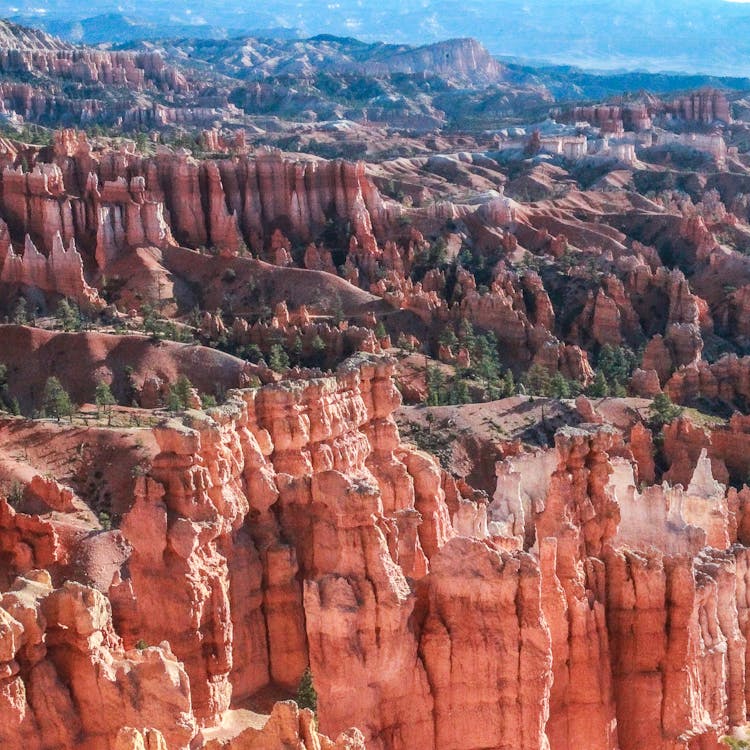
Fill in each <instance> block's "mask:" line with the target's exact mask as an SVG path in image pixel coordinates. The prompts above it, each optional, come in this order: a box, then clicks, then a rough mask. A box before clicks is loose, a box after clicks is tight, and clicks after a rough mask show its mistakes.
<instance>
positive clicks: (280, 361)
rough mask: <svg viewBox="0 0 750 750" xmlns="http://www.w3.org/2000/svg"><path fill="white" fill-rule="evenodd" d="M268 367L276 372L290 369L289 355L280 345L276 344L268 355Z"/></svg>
mask: <svg viewBox="0 0 750 750" xmlns="http://www.w3.org/2000/svg"><path fill="white" fill-rule="evenodd" d="M268 366H269V367H270V368H271V369H272V370H273V371H274V372H284V370H286V369H287V368H288V367H289V355H288V354H287V353H286V352H285V351H284V349H283V347H282V346H281V345H280V344H274V345H273V346H272V347H271V351H270V353H269V355H268Z"/></svg>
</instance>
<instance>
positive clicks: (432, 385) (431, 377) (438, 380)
mask: <svg viewBox="0 0 750 750" xmlns="http://www.w3.org/2000/svg"><path fill="white" fill-rule="evenodd" d="M426 403H427V406H440V405H441V404H444V403H445V375H444V374H443V371H442V370H441V369H440V368H439V367H428V368H427V402H426Z"/></svg>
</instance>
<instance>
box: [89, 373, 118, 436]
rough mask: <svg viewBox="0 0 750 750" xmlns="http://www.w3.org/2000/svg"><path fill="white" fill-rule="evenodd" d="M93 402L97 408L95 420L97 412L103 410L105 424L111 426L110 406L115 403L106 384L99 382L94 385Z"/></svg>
mask: <svg viewBox="0 0 750 750" xmlns="http://www.w3.org/2000/svg"><path fill="white" fill-rule="evenodd" d="M94 400H95V402H96V406H97V413H96V416H97V418H98V417H99V410H100V409H103V410H104V413H105V414H106V415H107V424H109V425H111V424H112V406H113V405H114V404H116V403H117V401H116V400H115V397H114V396H113V395H112V391H111V389H110V387H109V385H108V384H107V383H105V382H104V381H103V380H100V381H99V382H98V383H97V384H96V392H95V395H94Z"/></svg>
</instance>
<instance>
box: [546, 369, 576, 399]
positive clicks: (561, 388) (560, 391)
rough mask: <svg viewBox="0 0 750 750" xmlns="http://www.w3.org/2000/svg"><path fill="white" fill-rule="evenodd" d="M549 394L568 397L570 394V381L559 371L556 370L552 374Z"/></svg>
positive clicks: (556, 396) (555, 396)
mask: <svg viewBox="0 0 750 750" xmlns="http://www.w3.org/2000/svg"><path fill="white" fill-rule="evenodd" d="M550 395H551V396H553V397H554V398H570V396H571V389H570V383H569V382H568V380H567V378H566V377H565V376H564V375H563V374H562V373H561V372H556V373H555V374H554V375H553V376H552V380H551V381H550Z"/></svg>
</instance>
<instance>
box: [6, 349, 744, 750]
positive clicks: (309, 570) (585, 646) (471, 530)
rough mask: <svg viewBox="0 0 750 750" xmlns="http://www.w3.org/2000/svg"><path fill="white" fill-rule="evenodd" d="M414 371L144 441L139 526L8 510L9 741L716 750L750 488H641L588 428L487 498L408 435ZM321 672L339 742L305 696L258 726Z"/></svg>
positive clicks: (740, 657) (736, 719)
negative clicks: (255, 714) (397, 417)
mask: <svg viewBox="0 0 750 750" xmlns="http://www.w3.org/2000/svg"><path fill="white" fill-rule="evenodd" d="M392 374H393V363H392V362H390V361H389V360H384V359H382V358H379V357H372V356H364V355H362V356H360V357H358V358H355V359H353V360H350V361H348V362H347V363H346V364H345V365H344V366H342V367H341V368H340V369H339V371H338V373H337V375H336V376H335V377H328V378H321V379H317V380H311V381H305V380H300V381H285V382H282V383H280V384H276V385H271V386H265V387H263V388H261V389H255V390H238V391H232V392H230V394H229V396H228V399H227V403H226V405H224V406H222V407H219V408H216V409H212V410H210V411H209V412H208V413H205V414H202V413H199V412H190V413H188V415H186V417H185V419H184V420H182V421H179V420H170V421H168V422H165V423H163V424H162V425H160V426H158V427H156V428H150V429H148V430H144V431H143V435H144V437H143V438H140V439H139V440H140V442H141V443H143V441H144V439H145V436H146V435H148V436H149V437H148V444H147V445H145V446H144V447H143V448H142V450H146V451H147V453H148V456H149V457H150V458H149V461H148V464H147V465H144V463H143V462H142V461H141V462H140V463H138V464H137V466H138V467H140V468H139V469H138V470H137V471H136V470H134V471H133V472H132V475H131V480H130V481H131V483H132V494H131V495H125V496H123V498H121V506H120V507H121V509H122V514H121V520H120V521H119V524H118V526H119V528H118V530H117V531H112V532H101V531H100V532H99V534H98V535H97V534H94V535H93V536H92V535H90V534H89V533H88V532H86V531H85V529H86V528H87V527H86V525H85V524H84V525H83V526H81V523H82V520H83V519H84V518H88V521H86V523H88V524H92V525H93V526H94V527H95V526H96V517H95V516H94V515H93V514H91V512H90V511H89V510H88V509H87V506H86V504H85V503H84V502H83V501H82V500H81V499H80V498H79V497H77V495H76V493H75V492H73V491H72V490H70V489H68V488H66V487H64V486H62V485H59V484H58V483H56V482H54V481H53V480H51V479H49V478H47V479H45V478H44V477H37V478H36V479H34V480H33V481H32V482H31V483H30V484H29V486H28V489H27V490H26V492H25V497H24V498H23V500H22V501H19V499H18V498H15V500H14V504H13V507H11V506H10V505H9V504H8V503H7V501H6V500H4V499H3V500H2V501H0V511H2V513H1V514H0V561H2V573H3V578H2V580H3V582H4V583H3V590H4V591H5V592H6V593H5V594H3V598H2V610H0V623H1V624H2V627H1V628H0V634H1V635H2V639H1V640H0V643H4V644H5V646H4V648H3V651H2V656H3V662H4V663H5V665H6V667H5V668H4V671H3V672H2V675H3V677H2V680H3V681H2V682H1V683H0V687H1V688H2V691H0V695H2V696H3V701H2V703H1V704H0V716H1V717H2V723H0V726H2V730H0V731H4V732H5V735H4V739H5V742H6V744H7V746H9V747H13V748H15V747H19V748H20V747H31V748H36V747H39V748H42V747H44V748H46V747H53V746H54V747H73V746H80V747H87V748H91V749H92V750H98V749H99V748H102V750H103V749H104V748H110V747H117V748H130V747H133V748H138V747H141V746H143V747H146V746H148V747H152V746H153V747H161V746H162V745H161V744H160V743H162V742H164V743H166V746H167V747H169V748H172V747H175V748H186V747H187V746H188V745H189V744H191V743H192V745H191V746H195V745H196V743H197V744H198V746H201V744H202V745H204V746H206V747H211V748H217V750H218V748H232V747H258V748H260V747H264V748H266V747H267V748H276V747H285V746H286V745H284V744H283V743H284V742H285V741H291V740H290V739H289V738H294V741H295V742H302V743H303V745H302V746H304V747H306V748H310V749H311V748H313V747H318V745H316V744H315V743H316V742H317V743H319V744H320V746H321V747H335V748H342V749H343V748H350V749H353V748H362V747H364V746H365V745H366V746H367V747H368V748H381V749H382V750H400V749H401V748H408V747H420V748H435V749H436V750H437V748H440V749H441V750H443V749H444V748H450V749H455V750H474V749H475V748H478V747H492V748H500V749H501V750H510V749H511V748H514V749H517V748H523V749H524V750H526V749H528V750H537V749H538V748H549V749H550V750H566V749H570V750H573V748H591V749H592V750H594V749H595V750H615V749H616V748H620V749H621V750H636V749H637V748H642V747H646V746H648V747H655V748H660V749H663V750H694V749H695V748H712V750H714V749H716V750H718V747H719V745H718V737H719V736H720V735H721V734H722V733H723V732H725V731H726V730H727V729H729V728H730V727H732V726H736V725H740V724H742V723H744V719H745V714H746V691H747V687H746V678H745V674H746V665H747V649H746V636H747V627H748V626H747V617H746V615H747V608H748V604H747V601H746V599H747V597H746V595H745V589H746V588H747V579H748V577H749V576H750V573H748V569H749V568H750V563H749V562H748V559H747V554H746V553H747V549H746V548H745V547H744V546H743V544H741V543H740V542H746V541H747V534H746V527H747V524H748V522H747V519H746V508H747V507H748V502H747V498H746V497H745V494H746V491H744V492H743V493H739V494H738V493H737V492H736V491H735V490H731V491H730V492H727V491H726V488H725V486H724V485H722V484H720V483H719V482H717V481H716V480H715V479H714V478H713V475H712V468H711V461H710V459H709V458H708V456H707V454H706V452H705V451H703V452H702V453H701V454H700V455H699V456H698V457H697V459H695V462H694V463H693V464H692V476H691V478H690V480H689V482H688V484H687V485H686V486H685V487H684V489H683V488H682V487H680V486H677V487H674V488H672V487H668V486H666V485H665V486H664V487H662V486H652V487H648V486H646V487H642V488H641V489H638V488H637V483H636V481H635V476H636V474H635V472H636V471H637V470H638V467H637V465H636V464H635V462H634V459H633V453H632V452H631V449H630V446H629V445H628V444H627V443H626V442H625V441H624V440H623V438H622V436H621V435H620V434H619V432H618V431H617V430H615V429H613V428H612V427H609V426H607V425H589V426H587V427H585V428H576V429H574V428H566V429H564V430H562V431H560V432H559V433H558V435H557V439H556V445H555V447H554V448H552V449H549V450H547V451H543V452H540V453H538V454H536V455H534V454H527V453H521V454H519V455H518V456H516V457H511V458H508V459H505V461H504V463H502V464H501V465H500V466H499V468H498V486H497V491H496V493H495V497H494V498H493V500H492V503H491V504H490V505H489V507H487V506H486V505H485V504H483V502H481V501H479V500H478V499H477V498H469V497H462V496H461V493H460V492H458V491H457V489H458V488H457V486H456V484H455V483H452V482H451V481H449V480H448V478H447V477H446V475H445V474H444V473H443V471H442V470H441V468H440V467H439V465H438V464H437V463H436V461H435V460H434V459H433V458H432V457H431V456H429V455H428V454H426V453H423V452H421V451H419V450H417V449H416V448H414V447H413V446H410V445H408V444H404V443H403V442H401V440H400V438H399V434H398V430H397V428H396V425H395V423H394V421H393V411H394V409H395V408H396V407H397V406H398V405H399V403H400V397H399V395H398V392H397V391H396V389H395V387H394V384H393V380H392ZM634 434H636V433H634ZM642 442H643V440H642V439H641V438H638V443H639V444H640V443H642ZM638 450H639V451H640V452H642V451H643V446H642V445H641V446H640V448H639V449H638ZM680 461H681V462H682V463H683V464H684V463H685V462H688V464H686V465H689V462H690V461H691V459H690V458H684V459H680ZM86 513H88V514H89V515H88V516H86ZM88 528H91V526H89V527H88ZM738 539H739V540H740V541H739V542H738ZM115 551H116V552H115ZM74 561H77V562H75V564H73V565H72V563H74ZM103 562H106V565H105V566H104V568H102V564H103ZM39 567H45V568H46V569H47V570H48V571H49V572H45V573H40V572H34V570H35V569H37V568H39ZM76 570H78V571H79V572H78V573H77V574H76V573H75V572H74V571H76ZM71 575H78V576H79V577H82V579H85V580H87V581H88V583H87V584H82V583H72V582H65V580H66V579H68V578H70V576H71ZM17 576H20V577H17ZM155 644H161V645H158V646H157V645H155ZM308 665H309V666H310V667H311V669H312V673H313V675H314V680H315V687H316V690H317V693H318V720H319V724H320V728H321V731H322V732H324V733H325V734H326V735H328V736H330V737H337V739H336V740H335V742H334V741H333V740H325V739H320V738H317V735H314V734H313V729H312V725H311V724H310V723H309V717H308V715H307V714H304V713H303V714H298V713H296V708H294V707H293V706H292V707H290V706H287V705H286V704H283V705H282V704H280V706H281V707H277V709H275V710H274V712H273V714H272V716H271V718H270V719H269V720H268V723H267V724H266V728H265V729H263V730H261V729H258V728H255V727H253V726H250V725H247V724H245V725H243V724H242V722H241V721H240V720H239V719H238V718H237V717H238V716H239V715H240V714H238V713H237V711H236V709H237V707H239V706H241V705H242V704H243V701H244V700H246V699H248V698H252V697H253V696H255V695H256V694H258V693H259V691H260V692H262V691H264V690H266V689H268V688H269V687H270V686H274V689H275V690H276V691H279V690H281V691H284V690H286V691H287V694H288V695H290V694H293V692H294V689H295V687H296V685H297V683H298V681H299V679H300V676H301V675H302V673H303V671H304V670H305V669H306V667H307V666H308ZM240 713H241V712H240ZM352 726H356V727H357V728H358V732H357V731H354V730H349V727H352ZM128 727H135V728H136V729H133V730H130V729H127V728H128ZM143 727H146V728H147V730H143V729H142V728H143ZM144 731H145V732H146V733H145V734H144ZM285 738H286V739H285ZM8 743H9V744H8ZM14 743H15V744H14ZM118 743H119V744H118ZM127 743H129V744H127ZM139 743H141V744H139ZM149 743H150V744H149ZM264 743H265V744H264ZM326 743H328V744H326Z"/></svg>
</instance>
